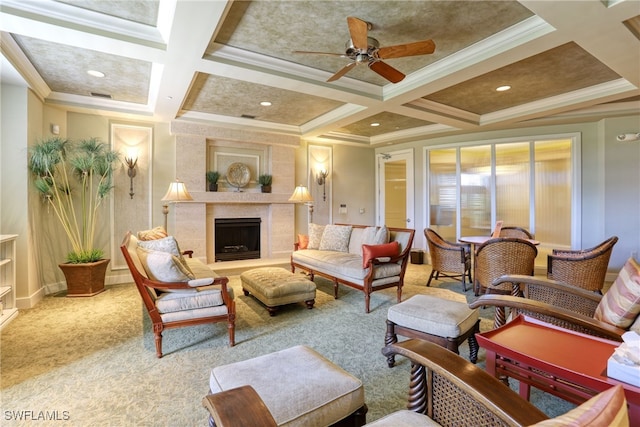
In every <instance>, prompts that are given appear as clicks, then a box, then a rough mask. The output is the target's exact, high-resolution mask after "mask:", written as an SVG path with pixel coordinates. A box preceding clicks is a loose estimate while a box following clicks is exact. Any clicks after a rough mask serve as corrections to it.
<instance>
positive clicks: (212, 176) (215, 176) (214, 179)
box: [207, 171, 220, 191]
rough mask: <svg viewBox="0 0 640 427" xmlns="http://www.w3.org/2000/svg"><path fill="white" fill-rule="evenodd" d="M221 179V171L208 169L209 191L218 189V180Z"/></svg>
mask: <svg viewBox="0 0 640 427" xmlns="http://www.w3.org/2000/svg"><path fill="white" fill-rule="evenodd" d="M219 179H220V172H217V171H208V172H207V182H208V183H209V191H218V180H219Z"/></svg>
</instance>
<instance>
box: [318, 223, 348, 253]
mask: <svg viewBox="0 0 640 427" xmlns="http://www.w3.org/2000/svg"><path fill="white" fill-rule="evenodd" d="M351 228H352V227H351V226H350V225H332V224H329V225H327V226H325V227H324V233H322V239H320V247H319V249H320V250H321V251H337V252H349V237H351Z"/></svg>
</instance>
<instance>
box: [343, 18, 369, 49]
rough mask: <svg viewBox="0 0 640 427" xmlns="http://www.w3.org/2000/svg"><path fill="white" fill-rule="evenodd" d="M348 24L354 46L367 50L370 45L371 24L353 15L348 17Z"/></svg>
mask: <svg viewBox="0 0 640 427" xmlns="http://www.w3.org/2000/svg"><path fill="white" fill-rule="evenodd" d="M347 24H348V25H349V34H350V35H351V41H352V42H353V46H355V47H356V48H357V49H360V50H365V51H366V50H367V48H368V47H369V43H368V40H367V31H368V29H369V24H368V23H367V22H365V21H363V20H362V19H359V18H355V17H353V16H349V17H347Z"/></svg>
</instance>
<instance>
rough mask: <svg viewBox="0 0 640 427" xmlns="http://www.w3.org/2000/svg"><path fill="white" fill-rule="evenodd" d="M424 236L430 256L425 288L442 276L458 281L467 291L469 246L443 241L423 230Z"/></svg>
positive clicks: (469, 263) (430, 231) (469, 261)
mask: <svg viewBox="0 0 640 427" xmlns="http://www.w3.org/2000/svg"><path fill="white" fill-rule="evenodd" d="M424 235H425V237H426V238H427V243H428V244H429V254H430V256H431V275H430V276H429V280H428V281H427V286H430V285H431V280H432V279H434V278H435V279H436V280H438V278H439V277H440V275H442V276H443V277H449V278H452V279H456V280H460V281H461V282H462V288H463V289H464V290H465V291H466V290H467V283H466V279H467V278H468V279H469V283H472V281H471V245H469V244H466V243H465V244H462V243H452V242H448V241H446V240H445V239H443V238H442V237H441V236H440V235H439V234H438V233H436V231H435V230H432V229H431V228H425V229H424Z"/></svg>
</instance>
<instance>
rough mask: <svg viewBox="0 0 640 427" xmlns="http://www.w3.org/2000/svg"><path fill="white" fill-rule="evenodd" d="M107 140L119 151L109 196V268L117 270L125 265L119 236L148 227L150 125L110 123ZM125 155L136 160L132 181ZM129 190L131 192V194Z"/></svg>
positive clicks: (150, 194)
mask: <svg viewBox="0 0 640 427" xmlns="http://www.w3.org/2000/svg"><path fill="white" fill-rule="evenodd" d="M110 140H111V141H110V142H111V147H112V149H113V150H116V151H118V152H119V153H120V156H121V157H120V160H121V164H120V166H119V167H118V168H117V169H116V171H115V173H114V186H115V188H114V192H113V197H110V199H111V219H112V221H111V265H110V268H111V270H120V269H126V268H127V265H126V263H125V261H124V258H123V256H122V254H121V253H120V239H122V237H123V236H124V235H125V233H126V232H127V231H129V230H131V231H133V232H135V231H137V230H145V229H148V228H151V202H152V200H151V199H152V191H151V177H152V162H151V152H152V144H153V127H151V126H135V125H129V124H122V123H111V132H110ZM125 157H130V158H134V159H137V162H136V167H135V177H134V178H133V182H132V179H131V178H130V177H129V174H128V170H129V168H128V167H127V165H126V163H125ZM132 184H133V190H131V185H132ZM130 193H133V196H132V195H130ZM115 212H117V213H118V214H117V215H116V214H115Z"/></svg>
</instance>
